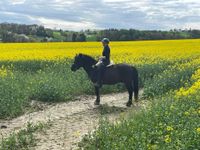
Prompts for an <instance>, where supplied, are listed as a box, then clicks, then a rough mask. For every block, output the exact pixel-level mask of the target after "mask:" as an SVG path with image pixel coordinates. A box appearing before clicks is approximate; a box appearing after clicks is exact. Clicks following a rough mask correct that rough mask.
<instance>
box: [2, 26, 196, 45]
mask: <svg viewBox="0 0 200 150" xmlns="http://www.w3.org/2000/svg"><path fill="white" fill-rule="evenodd" d="M104 37H107V38H109V39H110V40H111V41H132V40H163V39H195V38H200V30H192V29H185V30H180V29H173V30H169V31H159V30H135V29H105V30H85V31H79V32H75V31H68V30H61V29H60V30H56V29H48V28H45V27H44V26H41V25H36V24H34V25H24V24H14V23H1V24H0V42H61V41H62V42H84V41H100V40H101V39H102V38H104Z"/></svg>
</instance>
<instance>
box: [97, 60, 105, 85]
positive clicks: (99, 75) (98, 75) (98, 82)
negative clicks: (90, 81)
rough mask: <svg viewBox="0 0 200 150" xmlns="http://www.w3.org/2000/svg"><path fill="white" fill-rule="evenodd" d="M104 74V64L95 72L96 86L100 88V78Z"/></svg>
mask: <svg viewBox="0 0 200 150" xmlns="http://www.w3.org/2000/svg"><path fill="white" fill-rule="evenodd" d="M103 72H104V64H103V63H102V64H100V65H98V71H97V86H98V87H101V86H102V76H103Z"/></svg>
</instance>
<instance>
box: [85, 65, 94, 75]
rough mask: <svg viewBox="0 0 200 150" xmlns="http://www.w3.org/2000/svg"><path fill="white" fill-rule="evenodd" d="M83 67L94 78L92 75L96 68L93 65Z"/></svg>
mask: <svg viewBox="0 0 200 150" xmlns="http://www.w3.org/2000/svg"><path fill="white" fill-rule="evenodd" d="M83 69H84V70H85V72H86V73H87V74H88V76H89V77H90V78H92V75H93V72H94V68H93V67H92V66H84V67H83Z"/></svg>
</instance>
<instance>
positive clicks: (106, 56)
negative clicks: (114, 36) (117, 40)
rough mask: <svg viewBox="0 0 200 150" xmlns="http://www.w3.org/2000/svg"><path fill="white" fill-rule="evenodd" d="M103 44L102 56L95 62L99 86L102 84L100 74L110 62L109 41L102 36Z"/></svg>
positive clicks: (101, 74)
mask: <svg viewBox="0 0 200 150" xmlns="http://www.w3.org/2000/svg"><path fill="white" fill-rule="evenodd" d="M101 42H102V45H103V52H102V57H101V58H100V59H99V62H98V63H97V64H96V66H97V70H98V71H97V73H98V74H97V86H98V87H101V86H102V76H103V73H104V71H105V68H106V66H107V65H109V64H110V47H109V43H110V40H109V39H108V38H104V39H103V40H102V41H101Z"/></svg>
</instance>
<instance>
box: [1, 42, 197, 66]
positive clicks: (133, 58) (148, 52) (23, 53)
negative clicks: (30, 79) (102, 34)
mask: <svg viewBox="0 0 200 150" xmlns="http://www.w3.org/2000/svg"><path fill="white" fill-rule="evenodd" d="M199 43H200V40H199V39H197V40H165V41H131V42H111V44H110V46H111V59H113V60H114V61H115V62H126V63H134V64H143V63H148V64H151V63H158V62H159V61H162V60H165V61H174V60H182V59H187V58H193V57H198V56H199V55H200V44H199ZM101 51H102V46H101V43H100V42H84V43H81V42H80V43H79V42H77V43H71V42H69V43H28V44H26V43H25V44H0V53H1V55H0V61H2V60H12V61H16V60H55V59H62V58H66V57H68V58H73V57H74V55H75V54H77V53H85V54H89V55H94V56H98V55H100V54H101Z"/></svg>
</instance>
